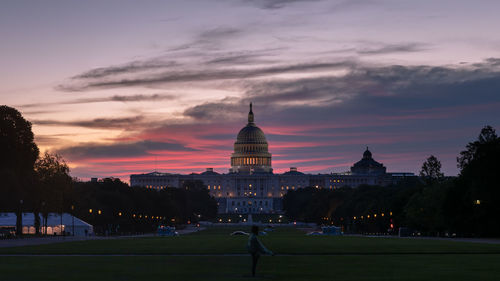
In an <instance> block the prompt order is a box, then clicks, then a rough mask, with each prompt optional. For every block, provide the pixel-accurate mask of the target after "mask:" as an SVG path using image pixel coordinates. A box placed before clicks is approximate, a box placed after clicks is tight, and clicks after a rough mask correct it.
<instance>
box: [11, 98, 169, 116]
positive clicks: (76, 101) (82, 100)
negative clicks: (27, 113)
mask: <svg viewBox="0 0 500 281" xmlns="http://www.w3.org/2000/svg"><path fill="white" fill-rule="evenodd" d="M175 98H176V96H174V95H167V94H153V95H129V96H123V95H113V96H110V97H100V98H80V99H73V100H69V101H61V102H51V103H29V104H22V105H19V107H21V108H30V107H45V106H47V105H59V104H85V103H98V102H142V101H161V100H171V99H175ZM50 112H53V111H50ZM38 113H45V112H44V111H41V112H38Z"/></svg>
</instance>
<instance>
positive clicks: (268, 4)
mask: <svg viewBox="0 0 500 281" xmlns="http://www.w3.org/2000/svg"><path fill="white" fill-rule="evenodd" d="M318 1H322V0H243V1H242V2H243V3H245V4H252V5H255V6H257V7H259V8H261V9H269V10H275V9H281V8H284V7H286V6H288V5H291V4H294V3H297V2H305V3H310V2H318Z"/></svg>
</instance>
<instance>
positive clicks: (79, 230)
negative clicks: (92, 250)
mask: <svg viewBox="0 0 500 281" xmlns="http://www.w3.org/2000/svg"><path fill="white" fill-rule="evenodd" d="M16 218H17V217H16V214H15V213H0V227H15V226H16ZM40 225H41V227H40V231H41V233H44V234H45V231H47V235H54V234H56V235H60V234H61V230H62V231H64V232H66V234H68V235H73V229H74V232H75V236H85V235H91V234H93V232H94V227H93V226H92V225H90V224H88V223H86V222H84V221H83V220H81V219H79V218H77V217H74V216H72V215H71V214H67V213H64V214H63V215H62V224H61V215H60V214H58V213H49V216H48V217H47V229H46V230H45V227H44V226H43V217H42V215H41V214H40ZM23 234H35V216H34V215H33V213H23Z"/></svg>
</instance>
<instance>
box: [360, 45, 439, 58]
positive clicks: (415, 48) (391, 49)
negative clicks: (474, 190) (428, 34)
mask: <svg viewBox="0 0 500 281" xmlns="http://www.w3.org/2000/svg"><path fill="white" fill-rule="evenodd" d="M428 48H429V46H428V45H427V44H423V43H417V42H410V43H400V44H386V45H383V46H381V47H374V48H361V49H358V50H357V51H356V52H357V53H358V54H360V55H383V54H392V53H412V52H420V51H425V50H427V49H428Z"/></svg>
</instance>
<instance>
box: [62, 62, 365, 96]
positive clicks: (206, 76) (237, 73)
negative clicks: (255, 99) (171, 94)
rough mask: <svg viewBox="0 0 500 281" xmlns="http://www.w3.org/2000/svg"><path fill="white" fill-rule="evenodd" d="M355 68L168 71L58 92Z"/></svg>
mask: <svg viewBox="0 0 500 281" xmlns="http://www.w3.org/2000/svg"><path fill="white" fill-rule="evenodd" d="M354 65H355V62H353V61H340V62H312V63H304V64H293V65H279V66H269V67H259V68H251V69H232V68H224V69H213V68H205V69H197V70H186V71H182V70H178V71H168V72H163V73H160V74H148V75H138V76H137V77H132V78H121V77H117V78H116V79H94V80H90V81H87V80H84V81H78V83H74V84H69V85H62V86H60V89H64V90H67V91H83V90H91V89H106V88H118V87H136V86H145V87H147V86H154V85H161V84H167V83H182V82H202V81H217V80H231V79H248V78H258V77H264V76H269V75H276V74H285V73H294V72H314V71H321V70H327V69H330V70H334V69H340V68H346V67H352V66H354Z"/></svg>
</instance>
